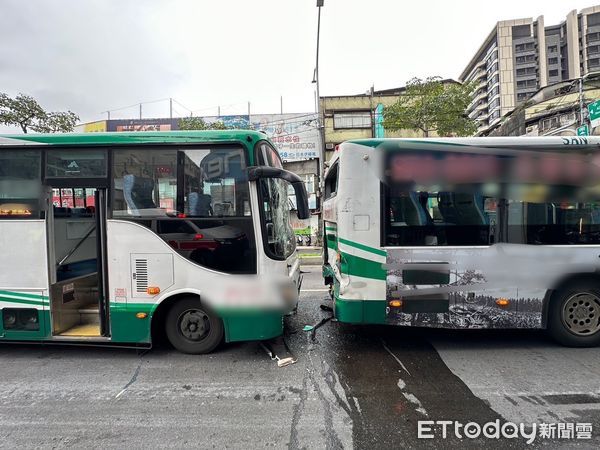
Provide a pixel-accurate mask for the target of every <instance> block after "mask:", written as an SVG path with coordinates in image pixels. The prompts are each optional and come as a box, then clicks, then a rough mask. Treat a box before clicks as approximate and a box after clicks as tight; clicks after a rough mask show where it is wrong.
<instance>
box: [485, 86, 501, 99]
mask: <svg viewBox="0 0 600 450" xmlns="http://www.w3.org/2000/svg"><path fill="white" fill-rule="evenodd" d="M499 93H500V86H494V87H493V88H492V89H490V90H489V91H488V98H492V97H493V96H495V95H498V94H499Z"/></svg>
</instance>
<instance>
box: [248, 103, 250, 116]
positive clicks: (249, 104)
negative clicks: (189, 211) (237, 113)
mask: <svg viewBox="0 0 600 450" xmlns="http://www.w3.org/2000/svg"><path fill="white" fill-rule="evenodd" d="M248 120H250V102H248Z"/></svg>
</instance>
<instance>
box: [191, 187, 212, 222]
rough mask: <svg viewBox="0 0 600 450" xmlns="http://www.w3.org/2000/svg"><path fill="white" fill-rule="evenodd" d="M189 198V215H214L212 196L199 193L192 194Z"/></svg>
mask: <svg viewBox="0 0 600 450" xmlns="http://www.w3.org/2000/svg"><path fill="white" fill-rule="evenodd" d="M188 198H189V208H190V212H189V214H190V215H191V216H202V217H206V216H210V215H212V212H213V211H212V196H210V195H208V194H202V193H199V192H190V193H189V195H188Z"/></svg>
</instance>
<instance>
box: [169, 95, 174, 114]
mask: <svg viewBox="0 0 600 450" xmlns="http://www.w3.org/2000/svg"><path fill="white" fill-rule="evenodd" d="M169 118H170V119H173V99H172V98H169Z"/></svg>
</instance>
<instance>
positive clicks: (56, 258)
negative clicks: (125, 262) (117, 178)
mask: <svg viewBox="0 0 600 450" xmlns="http://www.w3.org/2000/svg"><path fill="white" fill-rule="evenodd" d="M57 184H62V183H57ZM52 190H53V202H52V205H51V206H50V207H49V209H48V214H47V229H48V249H49V251H48V255H49V272H50V274H49V276H50V317H51V324H50V327H51V330H52V337H53V338H55V339H63V338H66V339H70V338H73V339H92V340H93V339H105V338H109V337H110V325H109V305H108V298H107V296H106V292H107V289H106V286H107V283H108V279H107V260H106V211H107V209H106V208H107V201H106V191H107V190H106V188H105V187H77V188H72V187H68V188H65V187H53V189H52ZM57 197H58V201H57Z"/></svg>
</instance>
